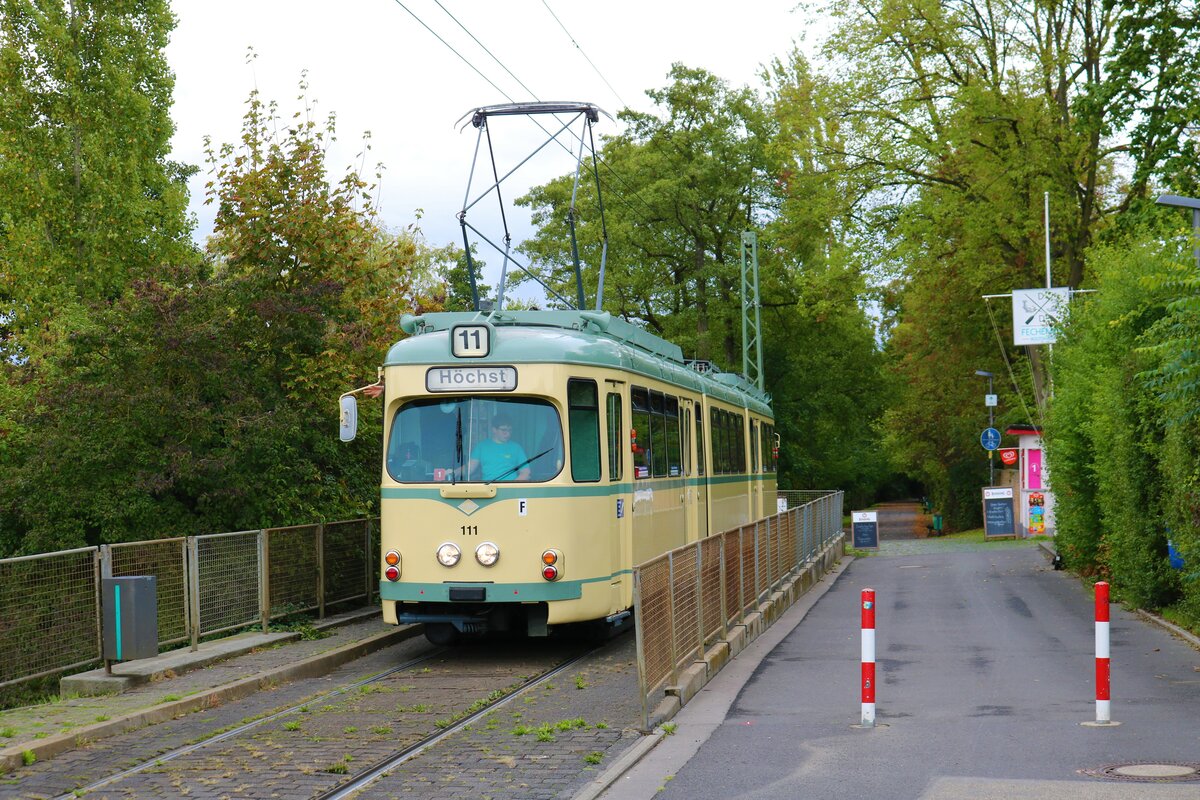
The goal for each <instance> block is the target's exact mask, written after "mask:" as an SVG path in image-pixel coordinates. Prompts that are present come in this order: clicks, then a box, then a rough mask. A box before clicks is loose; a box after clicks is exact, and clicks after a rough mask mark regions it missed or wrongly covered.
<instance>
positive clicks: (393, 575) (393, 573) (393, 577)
mask: <svg viewBox="0 0 1200 800" xmlns="http://www.w3.org/2000/svg"><path fill="white" fill-rule="evenodd" d="M383 574H384V575H385V576H386V577H387V579H388V580H389V581H398V580H400V570H398V569H396V568H395V567H388V568H387V569H385V570H384V571H383Z"/></svg>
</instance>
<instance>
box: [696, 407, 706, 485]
mask: <svg viewBox="0 0 1200 800" xmlns="http://www.w3.org/2000/svg"><path fill="white" fill-rule="evenodd" d="M696 474H697V475H703V474H704V413H703V410H702V409H701V408H700V406H698V405H697V406H696Z"/></svg>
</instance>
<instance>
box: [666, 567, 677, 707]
mask: <svg viewBox="0 0 1200 800" xmlns="http://www.w3.org/2000/svg"><path fill="white" fill-rule="evenodd" d="M667 630H668V631H669V633H670V636H671V682H672V683H673V684H675V685H676V686H678V685H679V653H678V651H677V649H676V646H675V554H674V553H671V552H668V553H667Z"/></svg>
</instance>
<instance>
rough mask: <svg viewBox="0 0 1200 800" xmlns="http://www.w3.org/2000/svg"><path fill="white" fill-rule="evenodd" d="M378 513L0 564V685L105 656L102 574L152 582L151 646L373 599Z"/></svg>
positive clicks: (321, 612) (89, 549)
mask: <svg viewBox="0 0 1200 800" xmlns="http://www.w3.org/2000/svg"><path fill="white" fill-rule="evenodd" d="M378 549H379V525H378V518H374V519H356V520H345V521H340V522H329V523H324V524H318V525H299V526H295V527H290V528H268V529H265V530H260V531H241V532H238V533H218V534H210V535H205V536H189V537H186V538H177V539H157V540H154V541H149V542H129V543H124V544H114V545H101V546H100V547H87V548H81V549H79V550H66V551H63V552H59V553H48V554H44V555H35V556H23V557H20V558H5V559H0V686H5V685H8V684H14V683H19V682H21V681H25V680H32V679H34V678H40V677H44V676H47V675H53V674H55V673H62V672H66V671H68V670H72V669H77V668H80V667H85V666H89V665H91V664H95V663H97V662H98V661H99V660H100V659H101V658H102V651H101V630H100V625H101V615H100V612H101V606H100V583H101V577H110V576H111V577H126V576H134V575H153V576H154V577H155V578H156V581H155V583H156V589H157V598H156V599H157V603H158V641H159V645H160V647H162V646H169V645H172V644H178V643H180V642H187V641H190V642H191V644H192V647H196V646H197V645H198V644H199V641H200V639H201V638H203V637H205V636H210V635H213V634H218V633H223V632H225V631H229V630H234V629H237V628H243V627H246V626H248V625H261V626H262V628H263V630H264V631H265V630H266V629H267V626H268V625H269V623H270V620H271V619H275V618H279V617H281V616H285V615H287V614H290V613H293V612H297V611H316V612H317V613H318V615H319V616H322V617H323V616H324V615H325V609H326V607H327V606H328V605H332V604H335V603H346V602H350V601H355V600H361V601H362V602H363V603H364V604H366V603H368V602H370V600H371V599H372V597H373V595H374V592H375V591H376V585H375V577H376V569H375V567H376V563H377V562H376V551H377V550H378Z"/></svg>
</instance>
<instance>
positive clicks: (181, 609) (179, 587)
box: [107, 537, 188, 644]
mask: <svg viewBox="0 0 1200 800" xmlns="http://www.w3.org/2000/svg"><path fill="white" fill-rule="evenodd" d="M107 549H108V552H109V563H110V565H111V569H112V576H113V577H114V578H121V577H125V576H127V575H153V576H154V577H155V579H156V580H155V590H156V592H157V600H158V641H159V644H174V643H175V642H182V641H185V640H186V639H187V638H188V601H187V539H186V538H182V537H181V538H178V539H160V540H157V541H153V542H130V543H127V544H113V545H108V546H107Z"/></svg>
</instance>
